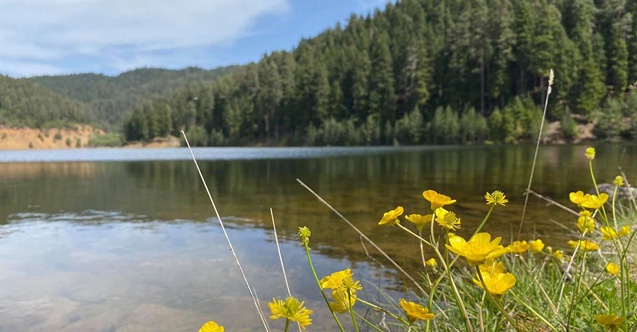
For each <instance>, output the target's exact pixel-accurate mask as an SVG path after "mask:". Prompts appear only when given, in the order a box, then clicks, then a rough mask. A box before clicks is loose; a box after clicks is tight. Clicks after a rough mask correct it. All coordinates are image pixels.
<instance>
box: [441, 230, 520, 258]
mask: <svg viewBox="0 0 637 332" xmlns="http://www.w3.org/2000/svg"><path fill="white" fill-rule="evenodd" d="M501 240H502V238H501V237H496V238H495V239H493V241H491V234H489V233H478V234H475V235H474V236H472V237H471V239H469V241H466V240H465V239H464V238H462V237H461V236H456V235H454V236H452V237H450V238H449V244H447V245H446V247H447V249H449V251H451V252H453V253H454V254H456V255H459V256H462V257H464V258H465V259H466V260H467V262H468V263H469V264H479V263H482V262H484V261H485V260H486V259H495V258H498V257H500V256H502V255H504V254H506V253H507V252H508V251H507V249H505V248H504V247H503V246H502V245H500V241H501Z"/></svg>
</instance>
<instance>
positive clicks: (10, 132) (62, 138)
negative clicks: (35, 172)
mask: <svg viewBox="0 0 637 332" xmlns="http://www.w3.org/2000/svg"><path fill="white" fill-rule="evenodd" d="M103 133H104V131H103V130H101V129H97V128H93V127H91V126H88V125H77V126H76V128H75V129H67V128H53V129H35V128H4V127H0V150H26V149H70V148H83V147H87V146H88V141H89V139H90V137H91V135H92V134H97V135H99V134H103Z"/></svg>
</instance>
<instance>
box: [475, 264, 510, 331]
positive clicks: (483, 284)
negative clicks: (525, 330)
mask: <svg viewBox="0 0 637 332" xmlns="http://www.w3.org/2000/svg"><path fill="white" fill-rule="evenodd" d="M475 267H476V271H478V279H480V283H481V284H482V288H483V289H484V291H485V293H487V296H488V297H489V300H491V302H493V304H495V306H496V307H498V310H500V312H501V313H502V314H503V315H504V318H506V320H507V321H509V324H511V326H513V328H514V329H515V330H516V331H521V330H520V327H519V326H518V324H517V323H516V322H515V320H514V319H513V317H511V316H510V315H509V314H508V313H507V312H506V311H505V310H504V307H503V306H502V304H501V303H500V302H498V300H496V299H495V298H494V297H493V294H491V293H489V289H488V288H487V284H485V283H484V278H482V272H481V271H480V267H479V266H478V265H476V266H475Z"/></svg>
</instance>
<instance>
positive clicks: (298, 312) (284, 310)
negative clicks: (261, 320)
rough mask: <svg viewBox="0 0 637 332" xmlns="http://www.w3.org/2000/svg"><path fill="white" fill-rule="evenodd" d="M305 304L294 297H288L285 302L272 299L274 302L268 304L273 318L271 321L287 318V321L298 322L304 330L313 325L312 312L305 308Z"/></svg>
mask: <svg viewBox="0 0 637 332" xmlns="http://www.w3.org/2000/svg"><path fill="white" fill-rule="evenodd" d="M304 303H305V302H299V300H297V299H296V298H294V297H288V298H287V299H285V301H284V300H277V299H272V302H270V303H268V307H269V308H270V312H271V313H272V316H270V319H279V318H285V319H287V320H290V321H293V322H297V323H299V325H300V326H301V328H302V329H305V327H306V326H308V325H311V324H312V319H311V318H310V314H312V310H310V309H307V308H305V306H304Z"/></svg>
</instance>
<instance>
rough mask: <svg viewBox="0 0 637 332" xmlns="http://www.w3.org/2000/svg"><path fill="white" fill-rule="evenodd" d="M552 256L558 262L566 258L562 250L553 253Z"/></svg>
mask: <svg viewBox="0 0 637 332" xmlns="http://www.w3.org/2000/svg"><path fill="white" fill-rule="evenodd" d="M551 255H552V256H553V257H555V259H557V260H558V261H562V259H563V258H564V253H563V252H562V250H559V249H558V250H555V251H554V252H552V253H551Z"/></svg>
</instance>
